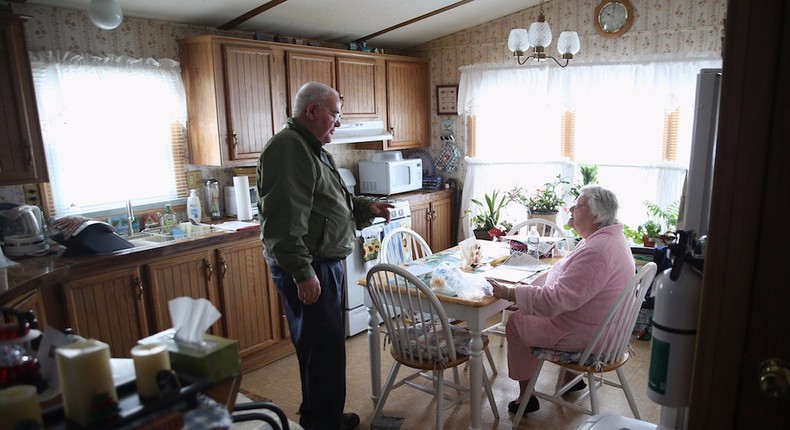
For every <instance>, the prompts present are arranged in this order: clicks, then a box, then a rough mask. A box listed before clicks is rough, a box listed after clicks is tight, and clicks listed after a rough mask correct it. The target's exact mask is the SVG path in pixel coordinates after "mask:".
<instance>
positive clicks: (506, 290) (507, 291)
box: [486, 279, 516, 302]
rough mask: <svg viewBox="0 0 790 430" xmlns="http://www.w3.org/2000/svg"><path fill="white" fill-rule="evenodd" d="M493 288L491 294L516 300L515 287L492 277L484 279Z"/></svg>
mask: <svg viewBox="0 0 790 430" xmlns="http://www.w3.org/2000/svg"><path fill="white" fill-rule="evenodd" d="M486 280H487V281H488V283H489V284H491V287H492V288H493V291H492V295H493V296H494V297H496V298H498V299H503V300H510V301H511V302H515V301H516V289H515V288H514V287H507V286H505V285H502V284H500V283H499V282H497V281H496V280H494V279H486Z"/></svg>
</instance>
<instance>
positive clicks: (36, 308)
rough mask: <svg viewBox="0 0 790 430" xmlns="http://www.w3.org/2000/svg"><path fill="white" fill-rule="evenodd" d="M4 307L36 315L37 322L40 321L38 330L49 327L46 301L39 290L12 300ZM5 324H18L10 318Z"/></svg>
mask: <svg viewBox="0 0 790 430" xmlns="http://www.w3.org/2000/svg"><path fill="white" fill-rule="evenodd" d="M3 307H4V308H9V309H15V310H18V311H21V312H27V311H33V313H34V314H35V315H36V320H38V328H39V329H41V330H44V329H45V328H46V327H47V313H46V311H45V310H44V301H43V300H42V298H41V292H39V291H38V290H35V291H32V292H30V293H28V294H25V295H23V296H22V297H19V298H17V299H16V300H12V301H10V302H9V303H6V304H4V305H3ZM5 322H7V323H9V322H16V320H13V321H11V319H10V318H9V319H8V320H6V321H5Z"/></svg>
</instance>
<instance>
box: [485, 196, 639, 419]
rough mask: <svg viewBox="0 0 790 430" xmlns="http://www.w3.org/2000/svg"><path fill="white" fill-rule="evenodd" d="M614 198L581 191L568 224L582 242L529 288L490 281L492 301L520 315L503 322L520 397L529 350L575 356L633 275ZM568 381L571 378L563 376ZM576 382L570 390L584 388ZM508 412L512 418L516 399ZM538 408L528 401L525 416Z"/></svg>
mask: <svg viewBox="0 0 790 430" xmlns="http://www.w3.org/2000/svg"><path fill="white" fill-rule="evenodd" d="M617 208H618V204H617V197H616V196H615V195H614V193H612V192H611V191H609V190H607V189H604V188H602V187H600V186H597V185H593V186H587V187H584V188H582V190H581V194H580V195H579V198H578V199H577V200H576V203H575V204H574V205H573V206H572V207H571V209H570V212H571V218H570V220H569V221H568V225H570V226H571V227H572V228H573V229H574V230H576V232H578V233H579V235H581V237H582V238H583V240H582V241H581V242H580V243H579V245H578V246H577V247H576V249H575V250H574V251H573V253H571V254H570V255H568V256H567V257H566V258H564V259H562V260H561V261H559V262H558V263H557V264H555V265H554V266H553V267H552V268H551V270H549V271H548V272H546V273H544V274H543V275H541V276H539V277H538V278H536V279H535V280H534V281H533V282H532V284H530V285H523V286H516V287H507V286H504V285H501V284H499V283H497V282H496V281H490V282H491V284H492V285H493V287H494V296H497V297H499V298H503V299H506V300H510V301H513V302H515V303H516V304H517V305H518V308H519V311H518V312H516V313H514V314H513V315H511V316H510V318H509V319H508V322H507V330H506V333H507V341H508V368H509V372H510V378H511V379H514V380H517V381H518V382H519V386H520V395H519V397H518V399H521V398H522V397H523V394H524V391H525V389H526V388H527V384H528V383H529V380H530V378H531V377H532V374H531V373H532V370H533V368H534V367H535V364H536V362H537V359H536V358H535V357H534V356H533V355H532V353H531V350H530V348H531V347H544V348H552V349H558V350H564V351H580V350H582V349H584V347H585V346H586V345H587V343H588V342H589V340H590V338H591V337H592V335H593V333H594V332H595V329H596V327H597V325H598V323H599V322H600V320H601V318H602V317H603V315H604V314H605V313H606V312H607V310H608V309H609V308H610V306H611V305H612V302H613V301H614V299H615V298H616V297H617V295H618V294H619V293H620V292H621V291H622V289H623V288H625V286H626V284H627V283H628V281H629V279H630V278H631V277H632V276H634V259H633V257H632V255H631V249H630V247H629V245H628V242H627V241H626V239H625V236H624V235H623V225H622V224H619V223H618V221H617ZM568 376H572V375H568ZM584 387H586V385H585V384H584V382H583V381H580V382H579V383H578V384H576V385H575V386H574V387H572V388H571V391H577V390H581V389H584ZM518 399H516V400H515V401H512V402H510V404H509V405H508V410H509V411H510V412H511V413H514V414H515V413H516V411H518V407H519V403H518V402H519V400H518ZM539 408H540V404H539V403H538V399H537V398H536V397H535V396H531V397H530V399H529V403H528V404H527V407H526V411H527V412H534V411H536V410H538V409H539Z"/></svg>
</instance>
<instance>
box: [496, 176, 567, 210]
mask: <svg viewBox="0 0 790 430" xmlns="http://www.w3.org/2000/svg"><path fill="white" fill-rule="evenodd" d="M569 183H570V182H568V181H566V180H565V179H563V178H562V175H557V177H556V178H555V180H554V181H553V182H546V183H545V184H544V187H543V188H538V189H537V190H535V193H534V194H527V192H526V190H524V189H523V188H521V187H515V188H513V189H511V190H510V191H508V192H507V197H508V198H509V199H510V200H511V201H514V202H517V203H520V204H522V205H524V207H526V208H527V210H528V211H529V213H532V214H538V213H557V212H558V211H559V209H560V207H562V206H563V205H564V204H565V196H567V194H568V193H567V192H566V191H565V190H562V189H561V190H560V191H558V190H557V187H560V186H562V185H567V184H569Z"/></svg>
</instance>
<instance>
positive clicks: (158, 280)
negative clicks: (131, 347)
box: [146, 248, 226, 336]
mask: <svg viewBox="0 0 790 430" xmlns="http://www.w3.org/2000/svg"><path fill="white" fill-rule="evenodd" d="M146 268H147V269H148V278H147V280H148V283H147V286H148V289H149V291H150V294H151V303H154V304H155V306H153V321H154V327H153V329H154V332H155V333H157V332H160V331H162V330H167V329H169V328H171V327H173V322H172V321H171V319H170V309H169V307H168V302H169V301H170V300H172V299H175V298H177V297H184V296H186V297H191V298H193V299H199V298H202V299H207V300H208V301H210V302H211V303H212V304H213V305H214V307H216V308H217V309H218V310H219V311H220V312H222V307H221V306H220V301H219V296H218V294H217V277H218V276H219V268H218V267H217V264H216V262H215V261H214V253H213V249H212V248H202V249H199V250H197V251H191V252H184V253H182V254H178V256H177V257H172V258H167V259H164V260H160V261H156V262H152V263H148V264H147V265H146ZM223 318H226V315H225V314H224V313H223V315H222V318H220V319H219V320H218V321H217V322H215V323H214V324H213V325H212V326H211V327H210V328H209V330H208V332H209V333H210V334H213V335H217V336H224V335H225V333H224V331H223V330H222V319H223Z"/></svg>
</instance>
